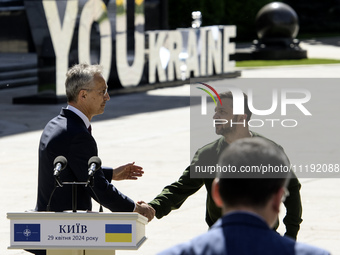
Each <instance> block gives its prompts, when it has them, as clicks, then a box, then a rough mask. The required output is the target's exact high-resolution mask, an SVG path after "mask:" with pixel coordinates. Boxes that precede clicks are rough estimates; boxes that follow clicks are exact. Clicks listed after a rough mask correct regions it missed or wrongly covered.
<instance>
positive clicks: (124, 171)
mask: <svg viewBox="0 0 340 255" xmlns="http://www.w3.org/2000/svg"><path fill="white" fill-rule="evenodd" d="M143 174H144V171H143V168H142V167H140V166H136V165H135V162H133V163H129V164H126V165H123V166H119V167H117V168H116V169H113V175H112V180H115V181H121V180H137V179H138V177H142V176H143Z"/></svg>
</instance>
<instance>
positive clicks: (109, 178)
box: [102, 166, 113, 182]
mask: <svg viewBox="0 0 340 255" xmlns="http://www.w3.org/2000/svg"><path fill="white" fill-rule="evenodd" d="M102 169H103V172H104V175H105V179H106V180H107V181H108V182H111V181H112V175H113V168H112V167H107V166H102Z"/></svg>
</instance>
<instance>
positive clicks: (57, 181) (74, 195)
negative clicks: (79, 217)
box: [47, 176, 103, 212]
mask: <svg viewBox="0 0 340 255" xmlns="http://www.w3.org/2000/svg"><path fill="white" fill-rule="evenodd" d="M93 178H94V177H93V176H90V178H89V180H88V181H87V182H62V181H61V180H60V178H59V176H55V186H54V189H53V191H52V193H51V196H50V199H49V201H48V205H47V211H50V210H51V206H50V204H51V200H52V196H53V194H54V192H55V190H56V188H58V187H60V188H61V187H63V185H72V212H77V195H78V188H77V187H78V186H77V185H85V187H87V186H89V187H90V189H91V191H92V192H93V194H94V196H95V198H96V199H97V201H98V203H99V204H100V207H99V212H103V206H102V205H101V203H100V200H99V198H98V196H97V194H96V192H95V191H94V190H93V186H94V184H93Z"/></svg>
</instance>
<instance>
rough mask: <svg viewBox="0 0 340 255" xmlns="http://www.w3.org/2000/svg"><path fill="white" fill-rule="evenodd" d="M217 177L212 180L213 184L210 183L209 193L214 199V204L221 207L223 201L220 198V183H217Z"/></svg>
mask: <svg viewBox="0 0 340 255" xmlns="http://www.w3.org/2000/svg"><path fill="white" fill-rule="evenodd" d="M219 181H220V180H219V179H218V178H216V179H215V180H214V181H213V184H212V187H211V193H212V194H211V195H212V197H213V199H214V201H215V204H216V205H217V206H218V207H222V206H223V201H222V198H221V194H220V190H219V189H220V184H219Z"/></svg>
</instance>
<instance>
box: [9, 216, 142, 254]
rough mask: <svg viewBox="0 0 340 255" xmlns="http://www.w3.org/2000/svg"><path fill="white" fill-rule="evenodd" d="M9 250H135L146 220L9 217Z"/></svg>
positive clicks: (84, 217) (129, 217)
mask: <svg viewBox="0 0 340 255" xmlns="http://www.w3.org/2000/svg"><path fill="white" fill-rule="evenodd" d="M7 218H9V219H10V235H11V236H10V246H9V249H47V250H48V249H50V250H52V249H53V250H55V249H74V250H80V249H82V250H86V249H91V250H98V249H110V250H120V249H132V250H135V249H138V248H139V246H140V245H141V244H142V243H143V242H144V241H145V240H146V237H145V225H146V224H147V219H146V218H145V217H143V216H141V215H139V214H137V213H92V212H91V213H86V212H82V213H79V212H77V213H72V212H70V213H68V212H64V213H54V212H34V213H8V214H7Z"/></svg>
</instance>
